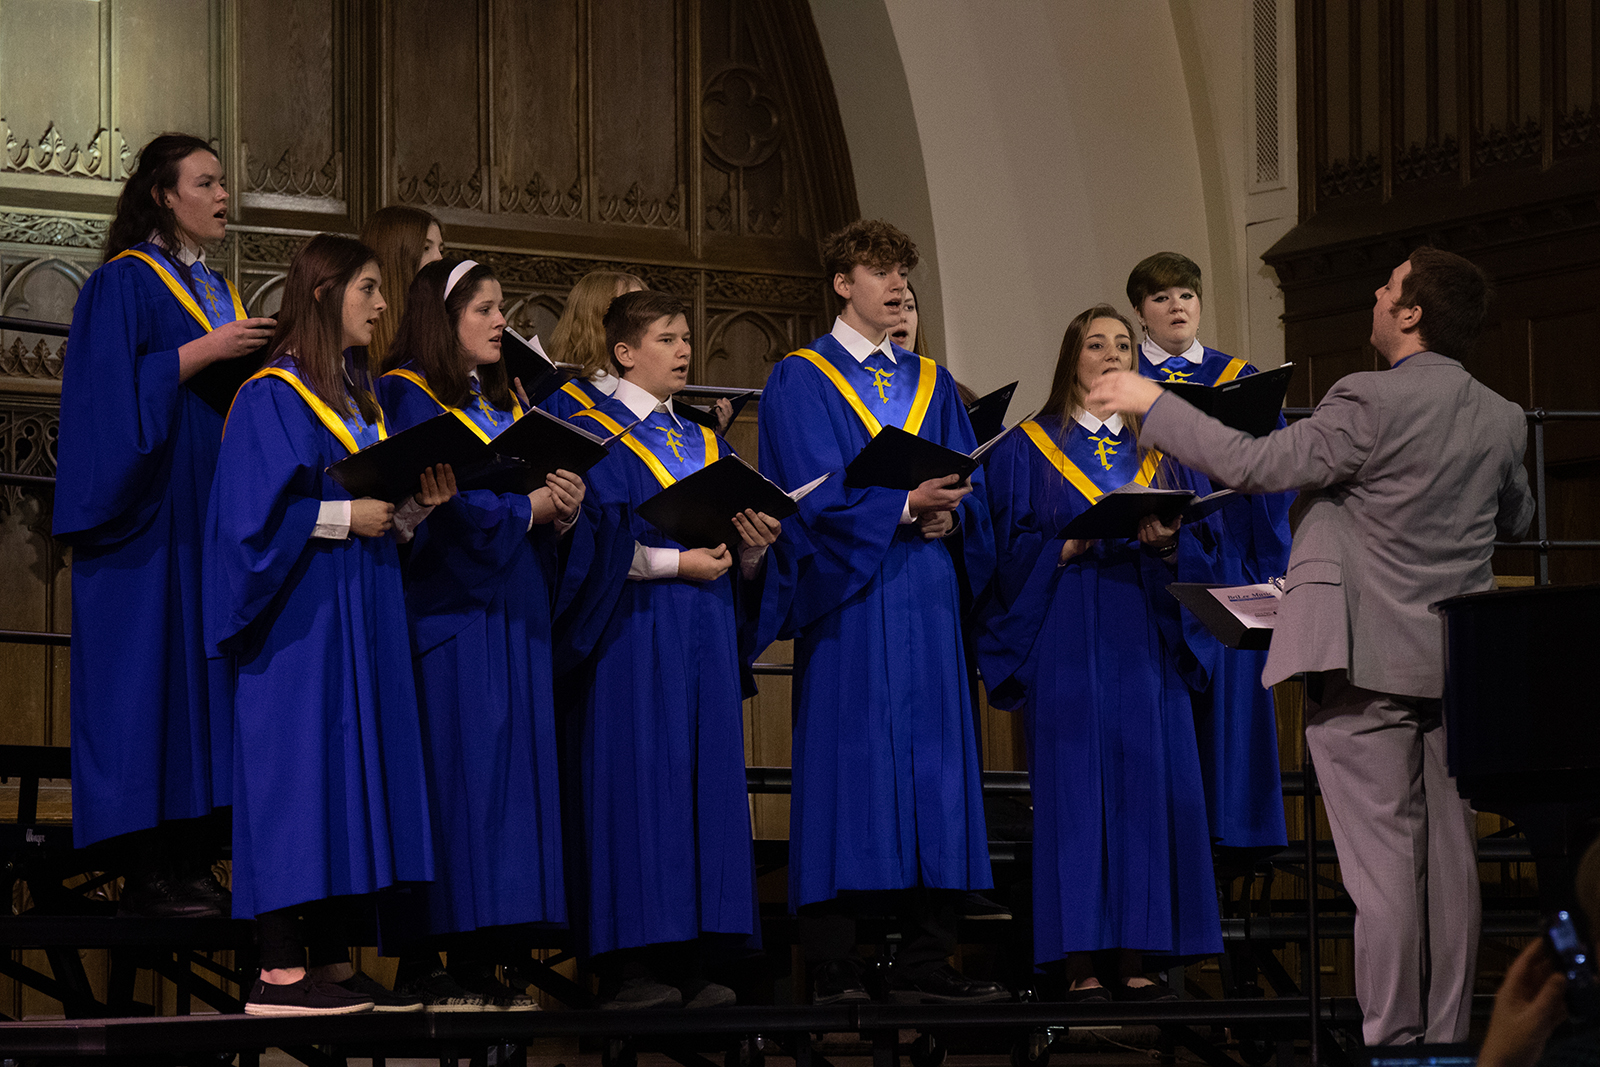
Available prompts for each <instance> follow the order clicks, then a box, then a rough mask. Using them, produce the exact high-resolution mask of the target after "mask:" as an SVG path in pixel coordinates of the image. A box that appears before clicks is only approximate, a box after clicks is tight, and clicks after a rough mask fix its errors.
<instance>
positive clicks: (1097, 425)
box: [1072, 408, 1122, 434]
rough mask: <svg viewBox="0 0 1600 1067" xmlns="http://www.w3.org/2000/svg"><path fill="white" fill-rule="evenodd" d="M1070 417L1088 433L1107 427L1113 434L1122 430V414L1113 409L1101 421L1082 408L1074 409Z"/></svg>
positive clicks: (1097, 431)
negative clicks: (1109, 414) (1103, 420)
mask: <svg viewBox="0 0 1600 1067" xmlns="http://www.w3.org/2000/svg"><path fill="white" fill-rule="evenodd" d="M1072 417H1073V419H1074V420H1076V422H1077V423H1078V425H1079V426H1082V427H1083V428H1084V429H1085V430H1088V431H1089V432H1090V433H1099V432H1100V431H1101V430H1104V429H1109V430H1110V431H1111V432H1112V433H1114V434H1115V433H1121V432H1122V416H1121V415H1119V414H1118V413H1117V412H1115V411H1113V412H1112V413H1111V417H1110V418H1109V419H1107V420H1106V421H1105V422H1101V421H1100V420H1099V419H1097V418H1095V417H1094V416H1093V415H1091V414H1089V413H1088V412H1087V411H1085V410H1083V409H1082V408H1079V409H1078V410H1077V411H1074V412H1073V413H1072Z"/></svg>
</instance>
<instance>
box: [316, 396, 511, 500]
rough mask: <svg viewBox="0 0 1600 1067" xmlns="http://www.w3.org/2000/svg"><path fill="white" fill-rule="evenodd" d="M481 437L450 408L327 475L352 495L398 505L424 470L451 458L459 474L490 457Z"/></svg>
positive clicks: (419, 484)
mask: <svg viewBox="0 0 1600 1067" xmlns="http://www.w3.org/2000/svg"><path fill="white" fill-rule="evenodd" d="M492 459H493V454H492V453H491V452H490V451H489V446H488V445H486V444H484V443H483V440H482V439H481V438H479V437H478V435H477V434H475V433H473V432H472V431H471V430H469V429H468V428H467V427H466V424H465V423H463V422H462V421H461V420H460V419H458V418H456V417H455V416H454V415H452V414H450V413H449V412H444V413H442V414H439V415H435V416H434V417H433V418H431V419H429V420H427V421H426V422H419V423H417V424H416V425H415V426H413V427H411V428H410V429H407V430H401V431H400V432H399V433H397V434H393V435H391V436H389V437H387V438H385V439H384V440H382V441H379V442H377V443H376V444H370V445H368V446H367V447H366V448H363V449H361V451H359V452H355V453H353V454H351V455H348V456H346V457H345V458H344V459H341V460H340V461H339V462H337V463H335V464H333V465H332V466H330V467H329V468H328V474H329V475H331V476H332V478H333V480H334V481H336V482H338V483H339V484H340V485H342V486H343V487H344V489H345V492H347V493H349V494H350V496H351V497H352V498H353V499H356V500H360V499H361V498H362V497H373V498H374V499H377V500H386V501H388V502H389V503H391V504H398V503H399V502H400V501H402V500H404V499H405V498H406V497H408V496H410V495H411V494H413V493H415V492H417V491H418V490H419V489H421V488H422V472H423V471H425V470H427V469H428V468H429V467H432V466H434V465H435V464H438V463H448V464H450V466H451V467H452V468H454V470H455V472H456V474H457V478H458V483H459V479H460V478H461V477H462V476H464V475H467V474H468V473H469V472H471V471H472V470H474V469H475V468H477V467H479V466H481V465H483V464H485V463H488V462H490V461H491V460H492Z"/></svg>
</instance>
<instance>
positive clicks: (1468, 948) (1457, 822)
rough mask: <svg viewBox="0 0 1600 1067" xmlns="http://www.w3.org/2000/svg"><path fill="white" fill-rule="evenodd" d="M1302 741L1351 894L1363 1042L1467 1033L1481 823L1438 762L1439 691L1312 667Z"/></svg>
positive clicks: (1443, 1038) (1447, 1038) (1478, 912)
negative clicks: (1415, 691)
mask: <svg viewBox="0 0 1600 1067" xmlns="http://www.w3.org/2000/svg"><path fill="white" fill-rule="evenodd" d="M1319 677H1320V679H1321V682H1322V692H1321V694H1320V699H1319V700H1318V701H1316V702H1311V701H1309V700H1308V702H1307V705H1308V706H1307V709H1306V710H1307V712H1308V715H1307V719H1306V743H1307V745H1309V746H1310V749H1311V757H1312V759H1313V761H1314V762H1315V766H1316V771H1317V781H1318V783H1319V784H1320V785H1321V787H1322V796H1323V803H1324V805H1325V807H1326V808H1327V812H1328V822H1329V824H1330V825H1331V826H1332V828H1333V843H1334V847H1335V848H1337V849H1338V852H1339V870H1340V873H1341V875H1342V876H1343V878H1344V884H1345V888H1346V889H1347V890H1349V893H1350V897H1351V899H1353V900H1354V901H1355V905H1356V944H1355V950H1356V960H1355V963H1356V998H1357V999H1358V1000H1359V1001H1360V1002H1361V1010H1362V1015H1363V1017H1364V1018H1363V1024H1362V1033H1363V1037H1364V1038H1365V1040H1366V1043H1367V1045H1368V1046H1372V1045H1405V1044H1412V1043H1414V1042H1421V1041H1426V1042H1428V1043H1430V1044H1434V1043H1454V1042H1462V1041H1465V1040H1466V1039H1467V1025H1468V1022H1469V1018H1470V1014H1471V1008H1472V983H1473V976H1474V972H1475V970H1476V967H1477V957H1478V934H1479V931H1480V929H1481V927H1482V920H1483V908H1482V901H1481V900H1480V898H1479V895H1478V863H1477V825H1476V816H1475V815H1474V814H1473V811H1472V809H1471V808H1470V807H1469V806H1468V805H1467V803H1466V802H1465V801H1463V800H1462V799H1461V797H1460V794H1458V793H1457V792H1456V787H1455V782H1454V781H1452V780H1451V779H1450V777H1449V775H1448V773H1447V772H1446V770H1445V757H1444V753H1445V747H1444V725H1443V722H1442V721H1441V719H1440V717H1439V701H1438V700H1432V699H1425V698H1421V697H1406V696H1395V695H1392V694H1388V693H1375V692H1372V691H1370V690H1367V689H1361V688H1359V687H1357V686H1354V685H1351V684H1350V682H1349V680H1348V679H1347V677H1346V676H1345V672H1344V671H1326V672H1323V673H1322V674H1321V675H1320V676H1319V675H1312V676H1311V679H1312V685H1311V686H1310V690H1311V693H1310V694H1309V695H1317V694H1316V692H1315V690H1316V680H1317V679H1318V678H1319Z"/></svg>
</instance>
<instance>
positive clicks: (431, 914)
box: [378, 259, 584, 1008]
mask: <svg viewBox="0 0 1600 1067" xmlns="http://www.w3.org/2000/svg"><path fill="white" fill-rule="evenodd" d="M502 304H503V296H502V293H501V289H500V281H499V279H497V278H496V277H495V275H494V271H493V270H491V269H490V268H489V267H487V266H485V265H482V264H479V263H477V262H475V261H473V260H470V259H469V260H454V261H451V260H446V261H444V262H438V263H434V264H431V265H429V266H426V267H423V268H422V270H421V272H420V273H419V274H418V275H417V278H416V280H415V281H414V282H413V283H412V284H411V288H410V292H409V293H408V294H407V297H406V311H405V316H404V318H402V319H401V321H400V327H399V330H398V332H397V333H396V335H395V339H394V344H393V346H392V347H391V349H390V352H391V354H392V356H393V358H394V360H395V361H396V363H397V366H396V369H394V370H392V371H390V372H389V373H388V374H385V375H384V376H383V377H382V378H380V379H379V380H378V394H379V397H380V399H381V400H382V402H383V410H384V413H385V416H386V417H387V419H388V420H389V423H390V428H391V429H393V430H396V431H398V430H403V429H405V428H407V427H409V426H414V425H416V424H417V423H420V422H425V421H427V420H428V419H431V418H433V417H435V416H437V415H439V414H440V413H441V412H450V413H451V414H453V415H454V416H455V417H456V418H458V419H460V420H461V421H462V422H464V423H465V424H466V425H467V426H468V427H469V428H470V429H471V430H472V432H473V433H475V434H476V435H477V436H479V437H480V438H482V439H483V440H484V441H485V442H487V441H491V440H493V439H494V438H495V437H497V436H499V435H500V433H502V432H503V431H504V430H506V429H507V428H508V427H510V426H511V424H512V422H513V421H514V420H516V419H518V418H521V417H522V415H523V409H522V405H521V404H520V403H519V402H518V400H517V398H516V397H515V396H514V395H513V394H512V390H511V384H510V383H509V382H508V381H507V377H506V369H505V365H504V364H503V363H502V362H501V360H500V343H501V337H502V334H503V332H504V330H505V325H506V319H505V315H504V314H503V313H502ZM534 417H536V418H537V417H539V416H534ZM583 495H584V483H583V479H582V478H580V477H578V476H577V475H575V474H572V473H570V472H568V471H558V472H556V473H555V474H552V475H550V477H549V478H548V479H547V484H546V485H545V486H544V487H542V488H540V489H537V490H535V491H533V492H531V493H497V492H491V491H488V490H482V489H479V490H470V491H463V492H461V493H459V494H458V495H457V496H456V497H455V498H453V499H452V500H450V501H449V502H448V503H446V504H444V505H443V506H441V507H439V508H438V509H437V510H435V511H434V512H433V513H432V515H430V516H429V518H428V521H427V522H426V523H424V524H423V525H422V527H421V528H420V529H419V530H418V531H417V535H416V539H415V541H414V543H413V544H412V547H411V554H410V557H409V559H407V561H406V564H405V588H406V603H407V605H408V607H409V608H410V612H411V622H412V648H413V653H414V655H415V657H416V668H417V696H418V702H419V704H420V705H421V711H422V721H423V727H424V732H425V736H426V737H427V740H428V745H427V751H426V763H427V768H428V787H429V797H430V800H431V801H432V810H433V818H434V824H435V830H436V833H435V838H434V839H435V842H436V845H435V847H436V861H437V862H436V867H437V875H438V876H437V878H436V880H435V881H434V882H433V883H431V884H430V885H429V886H428V887H427V888H426V890H424V895H425V896H426V898H427V901H428V918H427V923H426V931H427V932H428V933H430V934H449V933H465V932H469V931H477V930H482V929H484V928H487V927H497V926H509V925H515V924H520V923H565V922H566V919H567V903H566V894H565V891H564V889H563V887H562V865H561V809H560V783H559V777H558V775H559V769H558V764H557V759H556V720H555V711H554V695H553V681H552V677H553V676H552V671H551V658H550V657H551V635H550V614H551V607H552V603H553V597H554V589H555V585H556V578H557V576H558V573H559V570H560V566H561V563H562V556H563V555H564V553H563V552H562V551H561V549H562V548H563V547H564V546H563V544H562V539H563V537H564V536H565V535H566V534H568V532H569V531H571V529H572V527H573V525H574V524H575V523H576V522H577V520H578V515H579V507H580V504H581V502H582V500H583ZM574 565H575V566H578V567H580V568H581V564H574ZM449 954H450V965H449V975H450V977H452V978H454V979H455V980H456V982H458V983H459V984H460V985H462V986H464V987H465V988H466V989H467V991H468V992H469V993H476V994H479V995H486V996H489V997H491V998H492V999H493V1001H494V1002H496V1003H499V1004H502V1005H503V1006H508V1007H513V1008H531V1007H534V1006H536V1005H535V1003H534V1002H533V1001H532V1000H531V999H530V998H528V997H526V996H523V995H521V994H519V993H518V992H517V991H516V990H513V989H511V988H509V987H507V986H505V985H503V984H501V983H499V982H498V981H496V980H495V979H494V977H493V966H494V964H495V963H496V962H497V959H496V956H497V946H496V944H495V941H494V940H493V939H492V935H483V936H479V937H477V938H456V939H454V940H453V941H451V942H450V951H449ZM413 977H415V978H416V979H418V980H421V981H424V982H425V981H427V976H425V975H419V976H413ZM402 980H403V978H402ZM419 991H420V989H419Z"/></svg>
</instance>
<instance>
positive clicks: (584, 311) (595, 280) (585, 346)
mask: <svg viewBox="0 0 1600 1067" xmlns="http://www.w3.org/2000/svg"><path fill="white" fill-rule="evenodd" d="M630 285H632V286H638V287H639V288H640V289H643V288H645V284H644V281H643V279H641V278H639V277H638V276H637V275H633V274H624V273H623V272H622V271H616V270H592V271H590V272H589V273H588V274H585V275H584V276H583V277H582V278H579V279H578V284H577V285H574V286H573V287H572V292H570V293H568V294H567V306H566V307H564V308H562V309H561V318H560V319H558V320H557V321H556V326H555V329H553V330H551V331H550V358H551V359H555V360H559V361H561V362H563V363H576V364H577V365H578V366H580V367H582V368H583V373H582V374H581V375H580V377H583V378H592V377H594V373H595V371H598V370H603V369H606V368H609V367H610V366H611V348H610V346H608V345H607V344H606V331H605V327H604V326H603V325H602V324H601V320H602V319H604V318H605V314H606V308H608V307H610V306H611V301H613V300H615V299H616V298H617V297H619V296H621V295H622V294H623V293H625V292H627V290H628V287H629V286H630Z"/></svg>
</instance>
